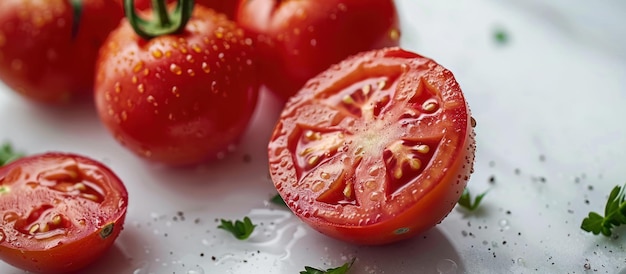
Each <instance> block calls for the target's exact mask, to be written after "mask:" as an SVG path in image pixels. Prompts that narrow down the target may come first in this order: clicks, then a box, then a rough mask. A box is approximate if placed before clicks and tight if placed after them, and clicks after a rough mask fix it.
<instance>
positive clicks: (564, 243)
mask: <svg viewBox="0 0 626 274" xmlns="http://www.w3.org/2000/svg"><path fill="white" fill-rule="evenodd" d="M548 2H549V3H548ZM597 2H598V1H593V2H589V1H586V2H585V1H581V0H579V1H565V0H563V1H543V0H526V1H495V0H476V1H452V0H439V1H417V0H402V1H398V6H399V10H400V12H401V16H402V18H401V19H402V27H403V36H402V45H403V46H404V47H405V48H407V49H410V50H414V51H416V52H418V53H421V54H423V55H425V56H429V57H431V58H434V59H435V60H437V61H438V62H440V63H441V64H442V65H444V66H446V67H448V68H449V69H450V70H452V71H453V73H454V74H455V75H456V77H457V80H458V81H459V83H460V85H461V87H462V88H463V90H464V92H465V94H466V97H467V99H468V101H469V104H470V106H471V109H472V111H473V115H474V117H475V118H476V120H477V121H478V127H477V128H476V132H477V142H478V152H477V158H476V161H477V162H476V166H475V170H476V172H475V173H474V174H473V176H472V178H471V180H470V183H469V188H470V189H471V190H472V192H473V193H477V192H480V191H483V190H486V189H490V192H489V194H488V195H487V196H486V197H485V200H484V203H483V205H482V206H481V209H480V210H479V211H478V212H475V213H469V214H468V213H467V212H465V211H463V210H459V209H458V208H457V209H455V210H453V212H452V213H451V214H450V216H449V217H448V218H447V219H445V220H444V221H443V223H441V224H440V225H439V226H437V227H436V228H434V229H432V230H431V231H429V232H428V233H426V234H425V235H423V236H420V237H417V238H415V239H413V240H410V241H406V242H402V243H399V244H396V245H391V246H385V247H368V248H359V247H355V246H350V245H347V244H344V243H342V242H338V241H334V240H331V239H329V238H326V237H324V236H322V235H319V234H318V233H316V232H314V231H312V230H311V229H309V228H308V227H306V226H305V225H303V224H302V223H301V222H300V221H298V220H297V219H296V218H295V217H293V216H291V214H290V213H289V212H288V211H285V210H282V209H279V208H278V207H275V206H272V205H269V204H267V202H266V201H267V199H268V198H270V197H271V196H272V195H273V194H274V193H275V191H274V189H273V187H272V184H271V183H270V181H269V179H268V175H267V166H266V143H267V140H268V138H269V133H270V131H271V128H272V126H273V121H274V119H275V118H276V117H277V115H278V111H279V110H278V109H277V108H278V105H277V104H276V102H275V101H274V100H272V98H271V97H268V96H263V97H262V101H261V102H260V105H259V110H258V112H257V116H255V119H254V121H253V124H252V125H251V127H250V128H249V131H248V132H247V135H246V138H245V140H244V142H243V143H242V144H241V146H240V147H239V148H238V149H237V150H236V151H234V153H233V154H231V155H229V156H228V157H227V158H226V159H224V160H223V161H221V162H218V163H212V164H208V165H204V166H202V167H200V168H197V169H192V170H170V169H164V168H157V167H154V166H151V165H149V164H147V163H145V162H143V161H142V160H140V159H138V158H136V157H135V156H134V155H131V154H130V153H129V152H127V151H126V150H125V149H124V148H122V147H121V146H119V145H118V144H117V143H116V142H115V141H114V140H113V138H111V137H110V135H109V134H108V132H106V131H105V129H104V128H103V126H102V125H101V124H100V123H99V121H98V119H97V117H96V115H95V112H94V110H93V108H92V106H82V107H78V108H72V109H66V110H58V109H56V110H55V109H45V108H41V107H38V106H35V105H32V104H29V103H28V102H25V101H24V100H22V99H21V98H19V97H17V96H15V95H14V94H12V93H10V92H8V91H4V90H0V91H1V92H0V141H11V142H12V143H13V144H14V145H15V146H16V147H17V148H18V149H22V150H25V151H26V152H27V153H29V154H34V153H39V152H44V151H50V150H56V151H67V152H76V153H80V154H83V155H87V156H90V157H93V158H95V159H98V160H101V161H103V162H104V163H106V164H107V165H109V166H110V167H111V168H112V169H113V170H114V171H115V172H116V173H117V174H118V175H119V176H120V177H121V178H122V179H123V180H124V181H125V183H126V185H127V187H128V189H129V192H130V207H129V212H128V216H127V223H126V227H125V230H124V231H123V232H122V234H121V236H120V238H119V239H118V240H117V241H116V244H115V247H114V248H113V250H111V251H110V252H109V253H108V254H107V255H106V256H105V257H104V258H102V259H101V260H100V261H99V262H98V263H96V264H95V265H94V266H93V267H91V268H89V269H88V270H86V271H85V272H86V273H135V274H144V273H186V274H197V273H298V271H300V270H303V269H304V266H305V265H309V266H314V267H323V268H328V267H333V266H339V265H341V264H342V263H343V262H344V261H346V260H348V259H349V258H351V257H356V258H357V261H356V263H355V265H354V268H353V270H352V271H351V272H350V273H395V274H400V273H438V272H439V273H464V272H467V273H586V272H594V273H596V271H597V273H622V274H623V273H626V259H625V258H626V247H625V245H626V229H619V230H617V232H618V233H619V235H620V237H619V238H617V239H608V238H605V237H602V236H593V235H591V234H589V233H585V232H583V231H582V230H581V229H580V228H579V227H580V222H581V221H582V219H583V218H584V217H585V216H586V215H587V213H588V212H589V211H590V210H593V211H598V212H602V210H603V207H604V203H605V201H606V197H607V195H608V193H609V191H610V190H611V189H612V188H613V186H615V185H618V184H623V183H624V182H625V181H626V168H624V159H626V138H625V136H626V122H624V121H623V119H624V117H626V108H624V107H623V105H624V104H625V103H626V16H624V15H626V5H624V3H623V1H620V0H612V1H608V0H607V1H603V2H602V3H597ZM587 3H588V4H587ZM497 28H502V29H504V30H506V32H507V33H508V34H509V38H510V41H509V42H508V43H507V44H504V45H501V44H498V43H496V42H495V41H494V39H493V33H494V30H495V29H497ZM2 88H4V87H2ZM4 89H6V88H4ZM244 155H249V156H250V158H251V162H249V163H245V162H244V161H243V157H244ZM541 155H543V156H544V157H545V161H540V160H539V159H540V157H541ZM515 169H519V171H520V172H519V174H516V173H515ZM491 176H494V178H495V184H490V183H489V182H488V181H489V178H490V177H491ZM541 177H543V178H545V182H542V181H541V180H540V179H539V178H541ZM589 186H592V188H590V187H589ZM586 201H588V203H587V202H586ZM179 211H180V212H183V213H184V220H181V218H180V217H175V216H177V214H178V212H179ZM245 215H248V216H250V217H251V218H252V220H253V221H254V222H256V223H261V225H260V226H259V228H258V229H257V231H256V232H255V233H254V234H253V236H252V238H251V239H249V240H248V241H238V240H236V239H235V238H234V237H232V236H231V235H228V234H227V233H226V232H224V231H221V230H218V229H216V226H217V222H216V218H227V219H239V218H242V217H243V216H245ZM196 219H197V220H198V221H195V220H196ZM212 257H214V259H212ZM585 264H588V265H589V266H590V269H589V270H586V268H585ZM0 273H3V274H11V273H21V272H20V271H19V270H16V269H14V268H11V267H9V266H7V265H5V264H2V263H0Z"/></svg>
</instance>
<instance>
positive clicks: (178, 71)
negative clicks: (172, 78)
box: [170, 63, 183, 75]
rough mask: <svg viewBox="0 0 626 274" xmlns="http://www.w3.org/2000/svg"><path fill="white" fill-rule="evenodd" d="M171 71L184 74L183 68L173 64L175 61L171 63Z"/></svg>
mask: <svg viewBox="0 0 626 274" xmlns="http://www.w3.org/2000/svg"><path fill="white" fill-rule="evenodd" d="M170 71H171V72H172V73H174V74H176V75H181V74H183V69H181V68H180V67H179V66H178V65H176V64H173V63H172V64H171V65H170Z"/></svg>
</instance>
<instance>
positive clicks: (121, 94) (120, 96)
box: [95, 0, 259, 165]
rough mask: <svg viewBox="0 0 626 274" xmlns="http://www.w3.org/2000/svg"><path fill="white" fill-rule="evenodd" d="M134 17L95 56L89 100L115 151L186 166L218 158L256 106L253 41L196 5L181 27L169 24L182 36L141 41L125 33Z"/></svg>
mask: <svg viewBox="0 0 626 274" xmlns="http://www.w3.org/2000/svg"><path fill="white" fill-rule="evenodd" d="M161 4H163V3H161ZM188 4H189V2H187V1H186V0H182V1H180V2H179V5H181V6H180V7H182V8H180V9H179V11H181V14H183V15H184V14H186V13H189V12H190V11H191V9H192V8H193V6H189V5H188ZM129 14H130V13H129ZM181 14H178V15H181ZM133 16H134V15H131V16H130V21H129V20H126V19H124V20H123V22H122V23H121V25H120V27H119V28H118V29H116V30H115V31H114V32H113V33H112V34H111V35H110V36H109V39H108V40H107V42H106V43H105V45H104V46H103V49H102V51H101V53H100V59H99V61H98V64H97V68H96V71H97V78H96V85H95V100H96V107H97V109H98V112H99V115H100V118H101V120H102V121H103V122H104V124H105V125H106V127H107V128H108V129H109V130H110V131H111V133H112V134H113V135H114V136H115V138H116V139H117V140H118V141H119V142H120V143H122V144H123V145H125V146H126V147H127V148H129V149H130V150H131V151H133V152H134V153H136V154H138V155H140V156H142V157H144V158H146V159H149V160H152V161H155V162H160V163H164V164H167V165H189V164H195V163H198V162H201V161H205V160H210V159H214V158H216V157H220V156H221V155H224V153H226V152H227V151H228V149H229V148H230V147H232V145H233V144H234V143H237V141H238V140H239V138H240V136H241V135H242V134H243V132H244V130H245V129H246V128H247V125H248V123H249V120H250V118H251V116H252V114H253V112H254V109H255V107H256V103H257V98H258V86H259V84H258V81H257V78H256V65H255V64H256V63H255V60H256V59H255V51H254V48H253V41H252V39H250V38H248V37H247V36H246V35H245V33H244V31H243V30H242V29H240V28H238V27H237V26H236V25H235V23H234V22H232V21H229V20H228V19H227V18H226V16H224V15H221V14H218V13H216V12H215V11H213V10H211V9H208V8H205V7H203V6H199V5H196V6H195V8H193V14H192V16H191V18H186V19H189V21H188V22H187V23H186V24H184V21H186V19H185V18H183V19H180V17H176V16H171V17H172V18H171V19H169V20H171V21H172V22H178V23H181V22H183V23H182V24H180V25H179V27H180V30H178V31H176V32H174V33H172V34H162V35H157V36H156V37H148V36H149V34H147V33H144V31H142V28H143V27H145V31H150V32H152V31H153V32H155V33H160V32H163V31H165V30H164V29H160V28H156V29H152V28H153V26H155V25H157V24H147V25H146V26H143V27H141V26H140V27H138V31H139V33H141V35H142V36H146V38H142V37H140V36H139V35H138V34H137V33H135V30H134V29H133V26H131V23H130V22H135V23H137V22H140V21H138V20H137V18H133ZM155 17H158V16H156V15H155ZM175 18H177V19H175ZM154 19H155V20H157V21H156V22H160V21H161V19H159V18H154ZM135 23H133V24H135ZM178 23H177V24H178ZM171 25H174V24H168V25H167V26H166V27H169V26H171Z"/></svg>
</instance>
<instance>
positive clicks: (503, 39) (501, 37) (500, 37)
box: [493, 29, 509, 44]
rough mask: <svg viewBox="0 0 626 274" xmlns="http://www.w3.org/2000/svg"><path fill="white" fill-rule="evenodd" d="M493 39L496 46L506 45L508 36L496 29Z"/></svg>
mask: <svg viewBox="0 0 626 274" xmlns="http://www.w3.org/2000/svg"><path fill="white" fill-rule="evenodd" d="M493 38H494V39H495V40H496V42H497V43H498V44H506V43H507V42H508V41H509V35H508V33H507V32H506V31H504V30H503V29H496V31H495V32H494V33H493Z"/></svg>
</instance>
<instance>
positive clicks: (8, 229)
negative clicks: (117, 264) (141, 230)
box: [0, 153, 128, 273]
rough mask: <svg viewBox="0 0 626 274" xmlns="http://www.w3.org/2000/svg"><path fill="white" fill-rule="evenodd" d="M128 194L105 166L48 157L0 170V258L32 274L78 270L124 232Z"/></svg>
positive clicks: (81, 159) (76, 157) (23, 160)
mask: <svg viewBox="0 0 626 274" xmlns="http://www.w3.org/2000/svg"><path fill="white" fill-rule="evenodd" d="M127 206H128V193H127V191H126V188H125V186H124V185H123V184H122V182H121V181H120V179H119V178H118V177H117V176H116V175H115V174H114V173H113V172H112V171H111V170H109V169H108V168H107V167H105V166H104V165H102V164H101V163H99V162H96V161H94V160H92V159H89V158H85V157H83V156H79V155H74V154H62V153H46V154H41V155H33V156H30V157H26V158H21V159H19V160H16V161H14V162H12V163H10V164H9V165H7V166H4V167H1V168H0V215H1V216H2V220H1V221H0V222H2V226H1V227H0V259H2V260H3V261H5V262H7V263H8V264H11V265H13V266H15V267H18V268H21V269H24V270H27V271H31V272H36V273H67V272H73V271H77V270H79V269H81V268H83V267H85V266H87V265H88V264H90V263H92V262H93V261H95V260H96V259H97V258H99V257H100V256H101V255H102V254H103V253H104V252H105V251H106V250H108V249H109V247H110V246H111V245H112V244H113V242H114V241H115V239H116V238H117V236H118V235H119V233H120V232H121V231H122V227H123V224H124V219H125V217H126V209H127Z"/></svg>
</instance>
